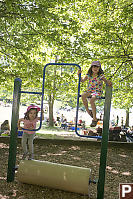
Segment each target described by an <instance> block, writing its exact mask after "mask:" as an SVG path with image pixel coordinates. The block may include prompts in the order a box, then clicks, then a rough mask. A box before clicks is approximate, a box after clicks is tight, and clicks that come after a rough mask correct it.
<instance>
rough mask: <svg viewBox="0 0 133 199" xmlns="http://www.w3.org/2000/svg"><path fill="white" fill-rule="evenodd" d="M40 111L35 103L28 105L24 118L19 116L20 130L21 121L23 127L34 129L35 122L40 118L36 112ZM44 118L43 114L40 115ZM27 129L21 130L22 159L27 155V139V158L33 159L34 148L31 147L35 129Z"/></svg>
mask: <svg viewBox="0 0 133 199" xmlns="http://www.w3.org/2000/svg"><path fill="white" fill-rule="evenodd" d="M39 111H40V108H39V107H38V106H35V105H30V106H29V107H28V108H27V112H26V113H25V116H24V118H21V119H19V120H18V129H19V130H22V127H21V126H20V123H21V122H23V124H24V127H23V128H24V129H29V130H32V129H36V123H37V122H38V121H39V120H40V117H38V112H39ZM43 119H44V115H42V120H43ZM29 130H23V135H22V148H23V151H24V154H23V157H22V159H26V157H27V155H28V150H27V141H28V147H29V158H28V159H29V160H31V159H33V156H34V148H33V140H34V136H35V131H29Z"/></svg>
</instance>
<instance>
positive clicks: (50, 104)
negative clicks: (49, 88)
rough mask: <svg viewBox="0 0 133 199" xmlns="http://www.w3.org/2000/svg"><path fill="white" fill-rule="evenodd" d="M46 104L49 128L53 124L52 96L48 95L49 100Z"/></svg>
mask: <svg viewBox="0 0 133 199" xmlns="http://www.w3.org/2000/svg"><path fill="white" fill-rule="evenodd" d="M48 104H49V126H54V122H53V105H54V100H53V97H52V95H51V94H50V95H49V100H48Z"/></svg>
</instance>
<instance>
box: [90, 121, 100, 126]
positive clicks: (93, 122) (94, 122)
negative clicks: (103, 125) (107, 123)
mask: <svg viewBox="0 0 133 199" xmlns="http://www.w3.org/2000/svg"><path fill="white" fill-rule="evenodd" d="M97 122H98V120H92V123H91V125H90V126H91V127H95V126H96V125H97Z"/></svg>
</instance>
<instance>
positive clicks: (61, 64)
mask: <svg viewBox="0 0 133 199" xmlns="http://www.w3.org/2000/svg"><path fill="white" fill-rule="evenodd" d="M50 65H57V66H77V67H79V69H81V68H80V66H79V65H78V64H74V63H48V64H46V65H45V66H44V69H43V83H42V92H24V91H22V92H23V93H29V94H39V95H42V100H41V111H42V110H43V99H44V87H45V73H46V68H47V66H50ZM41 126H42V112H41V117H40V126H39V127H38V128H37V129H32V130H31V129H25V128H22V130H28V131H38V130H40V129H41Z"/></svg>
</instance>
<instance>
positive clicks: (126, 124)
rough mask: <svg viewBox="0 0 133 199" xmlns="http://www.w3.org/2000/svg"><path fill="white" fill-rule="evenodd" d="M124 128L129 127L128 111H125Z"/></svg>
mask: <svg viewBox="0 0 133 199" xmlns="http://www.w3.org/2000/svg"><path fill="white" fill-rule="evenodd" d="M125 126H126V127H129V109H127V110H126V123H125Z"/></svg>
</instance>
